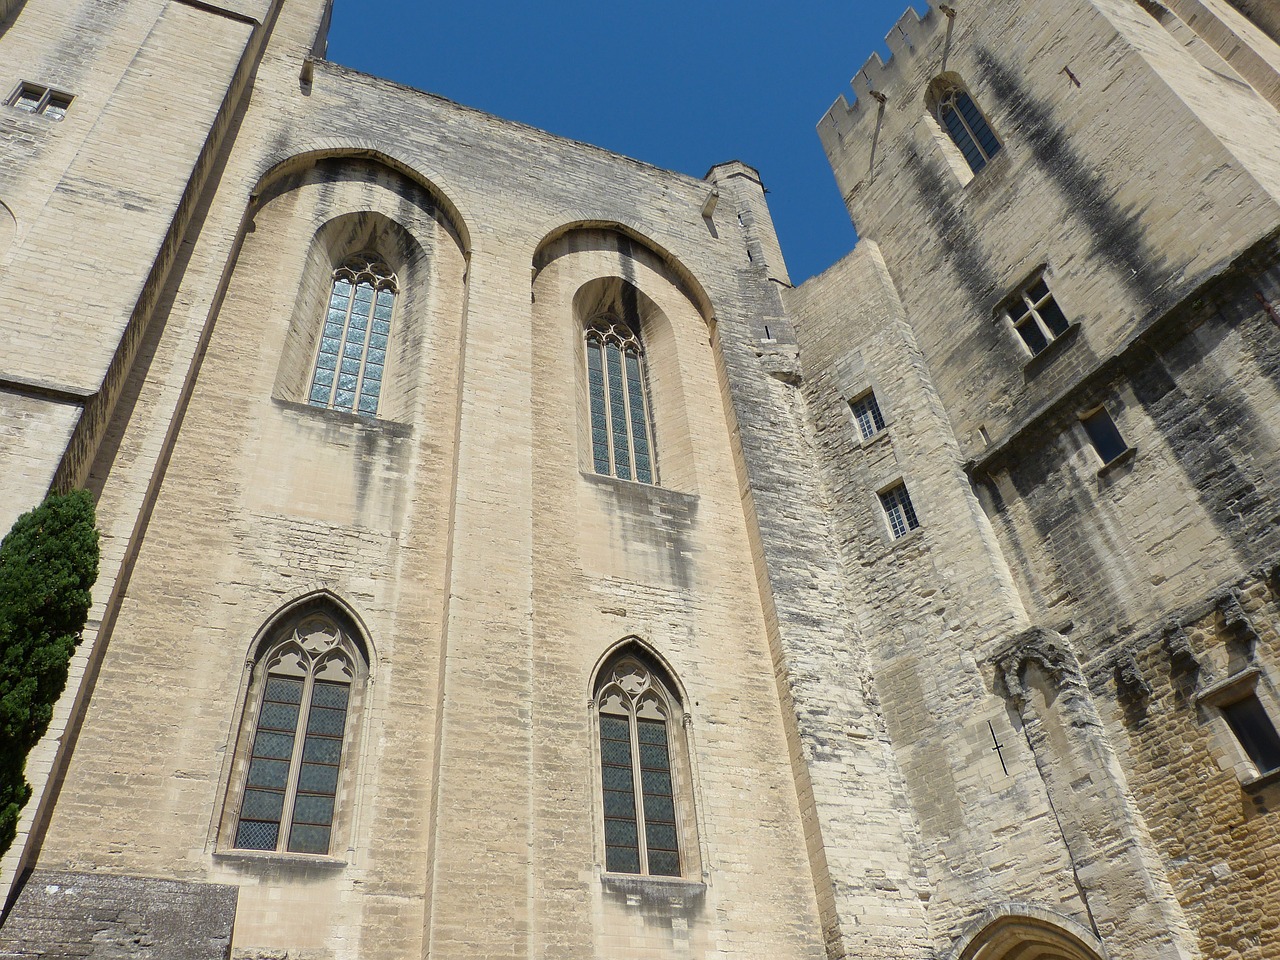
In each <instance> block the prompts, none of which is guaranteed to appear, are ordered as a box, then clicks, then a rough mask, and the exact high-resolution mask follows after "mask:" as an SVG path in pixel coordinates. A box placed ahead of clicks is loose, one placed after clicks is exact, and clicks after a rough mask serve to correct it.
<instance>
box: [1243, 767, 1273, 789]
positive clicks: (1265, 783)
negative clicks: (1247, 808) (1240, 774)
mask: <svg viewBox="0 0 1280 960" xmlns="http://www.w3.org/2000/svg"><path fill="white" fill-rule="evenodd" d="M1276 783H1280V767H1276V769H1274V770H1268V771H1267V772H1266V773H1259V774H1257V775H1256V776H1253V777H1249V778H1248V779H1246V780H1241V781H1240V786H1241V787H1243V788H1244V789H1245V790H1249V791H1254V790H1263V789H1265V788H1266V787H1269V786H1271V785H1272V784H1276Z"/></svg>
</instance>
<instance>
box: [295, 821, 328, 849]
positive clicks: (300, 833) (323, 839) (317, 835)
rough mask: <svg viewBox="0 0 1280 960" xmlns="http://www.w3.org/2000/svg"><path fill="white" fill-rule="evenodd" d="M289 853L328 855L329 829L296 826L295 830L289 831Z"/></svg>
mask: <svg viewBox="0 0 1280 960" xmlns="http://www.w3.org/2000/svg"><path fill="white" fill-rule="evenodd" d="M289 852H290V853H319V854H325V853H328V852H329V828H328V827H316V826H311V825H310V824H301V823H298V824H294V826H293V829H292V830H290V831H289Z"/></svg>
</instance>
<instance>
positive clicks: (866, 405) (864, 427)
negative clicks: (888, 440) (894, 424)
mask: <svg viewBox="0 0 1280 960" xmlns="http://www.w3.org/2000/svg"><path fill="white" fill-rule="evenodd" d="M849 409H850V410H852V411H853V419H854V422H856V423H857V424H858V432H859V433H860V434H862V439H863V440H870V439H871V438H872V437H874V436H875V435H876V434H877V433H879V432H880V431H881V430H883V429H884V416H883V415H882V414H881V413H880V404H879V403H877V402H876V395H875V394H874V393H867V394H865V395H863V396H862V397H860V398H859V399H857V400H851V401H850V402H849Z"/></svg>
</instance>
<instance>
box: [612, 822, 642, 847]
mask: <svg viewBox="0 0 1280 960" xmlns="http://www.w3.org/2000/svg"><path fill="white" fill-rule="evenodd" d="M604 840H605V843H607V844H608V845H609V846H615V847H629V846H635V845H637V844H638V843H639V837H638V835H637V833H636V822H635V821H634V820H625V819H623V818H621V817H618V818H613V817H610V818H608V819H607V820H605V822H604Z"/></svg>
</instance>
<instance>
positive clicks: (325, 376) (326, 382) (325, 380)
mask: <svg viewBox="0 0 1280 960" xmlns="http://www.w3.org/2000/svg"><path fill="white" fill-rule="evenodd" d="M333 374H334V371H332V370H326V369H325V368H324V367H321V366H320V365H319V364H317V365H316V386H317V387H324V388H325V391H324V393H325V396H326V397H327V396H328V395H329V390H328V388H329V387H332V386H333Z"/></svg>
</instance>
